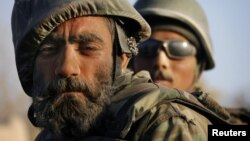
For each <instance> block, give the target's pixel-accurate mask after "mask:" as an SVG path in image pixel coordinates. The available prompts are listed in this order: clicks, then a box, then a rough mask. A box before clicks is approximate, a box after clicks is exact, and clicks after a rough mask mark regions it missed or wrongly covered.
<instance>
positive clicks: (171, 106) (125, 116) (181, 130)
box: [36, 71, 229, 141]
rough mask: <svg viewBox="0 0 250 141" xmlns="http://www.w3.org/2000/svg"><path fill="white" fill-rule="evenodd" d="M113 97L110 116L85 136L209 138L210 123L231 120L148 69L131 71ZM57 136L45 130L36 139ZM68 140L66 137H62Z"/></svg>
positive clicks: (157, 140) (138, 140) (136, 140)
mask: <svg viewBox="0 0 250 141" xmlns="http://www.w3.org/2000/svg"><path fill="white" fill-rule="evenodd" d="M120 79H121V80H123V81H119V79H118V81H117V82H122V83H120V85H118V87H117V89H118V91H117V92H116V94H115V95H114V96H113V97H112V104H111V105H110V106H109V109H108V110H109V112H108V117H107V118H106V121H105V122H104V124H103V126H102V127H101V129H98V130H96V134H95V135H93V136H90V137H88V138H86V139H79V141H81V140H129V141H147V140H148V141H163V140H190V141H191V140H200V141H204V140H207V132H208V131H207V125H209V124H227V120H228V119H229V116H228V115H227V113H226V112H225V111H224V109H223V108H221V107H220V106H218V105H216V103H215V102H214V101H213V102H211V103H210V105H209V104H207V105H206V106H204V105H205V104H204V105H203V104H202V103H203V102H204V101H206V102H207V101H209V100H212V99H208V98H207V99H202V98H201V97H203V96H204V95H203V94H198V95H197V97H194V96H193V95H190V94H188V93H186V92H184V91H180V90H177V89H169V88H165V87H162V86H160V85H157V84H155V83H152V80H151V79H150V77H149V74H148V72H146V71H142V72H139V73H138V74H136V75H134V76H133V77H132V73H131V72H127V73H126V74H125V75H124V76H123V77H120ZM44 140H53V135H52V134H50V133H49V132H47V131H43V133H41V134H40V136H39V137H38V138H37V140H36V141H44ZM62 140H64V139H62Z"/></svg>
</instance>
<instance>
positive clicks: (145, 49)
mask: <svg viewBox="0 0 250 141" xmlns="http://www.w3.org/2000/svg"><path fill="white" fill-rule="evenodd" d="M159 49H162V50H163V51H164V52H165V53H166V54H167V56H168V57H170V58H172V59H182V58H184V57H187V56H192V55H195V54H196V48H195V47H194V46H193V45H192V44H190V43H189V42H186V41H180V40H167V41H160V40H156V39H153V38H150V39H148V40H147V41H145V42H143V43H141V44H140V45H139V56H142V57H155V56H156V55H157V52H158V50H159Z"/></svg>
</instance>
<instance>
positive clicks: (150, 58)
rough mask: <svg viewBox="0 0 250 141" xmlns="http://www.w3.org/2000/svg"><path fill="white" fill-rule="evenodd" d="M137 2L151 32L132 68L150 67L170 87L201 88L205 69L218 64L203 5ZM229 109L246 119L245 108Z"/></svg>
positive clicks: (185, 0)
mask: <svg viewBox="0 0 250 141" xmlns="http://www.w3.org/2000/svg"><path fill="white" fill-rule="evenodd" d="M134 6H135V8H136V9H137V10H138V11H139V13H140V14H141V15H142V16H143V17H144V18H145V19H146V21H147V22H148V23H149V24H150V26H151V28H152V35H151V38H150V39H149V40H147V41H146V42H144V43H143V44H141V45H140V46H139V50H140V51H139V55H138V56H136V57H135V58H134V59H133V61H131V62H132V63H131V68H132V69H133V70H134V71H135V72H138V71H141V70H148V71H149V72H150V74H151V76H152V79H153V81H155V82H156V83H160V84H162V85H165V86H167V87H173V88H178V89H183V90H185V91H189V92H192V91H197V90H200V89H201V88H200V87H199V85H198V80H199V78H200V76H201V74H202V72H203V71H204V70H210V69H213V68H214V66H215V63H214V59H213V55H212V52H211V50H212V43H211V39H210V35H209V29H208V22H207V18H206V15H205V13H204V11H203V9H202V7H201V6H200V5H199V4H198V2H197V1H196V0H138V1H137V2H136V3H135V5H134ZM228 110H229V111H230V113H231V114H232V116H237V115H238V116H244V117H243V120H244V121H243V122H246V121H245V119H247V114H244V113H247V111H246V110H244V109H243V110H240V111H238V110H236V109H228ZM239 114H240V115H239ZM248 114H249V113H248ZM245 116H246V117H245ZM249 116H250V115H248V117H249ZM249 119H250V118H249ZM249 119H248V120H249ZM249 121H250V120H249ZM249 121H248V122H249ZM232 122H236V121H235V120H233V121H232ZM237 123H238V124H240V122H237Z"/></svg>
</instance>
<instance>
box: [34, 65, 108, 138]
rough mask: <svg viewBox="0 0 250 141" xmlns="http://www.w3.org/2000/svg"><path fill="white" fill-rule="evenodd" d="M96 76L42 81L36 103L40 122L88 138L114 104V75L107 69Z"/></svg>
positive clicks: (62, 132) (54, 130)
mask: <svg viewBox="0 0 250 141" xmlns="http://www.w3.org/2000/svg"><path fill="white" fill-rule="evenodd" d="M110 70H111V69H110ZM110 72H111V71H110ZM95 76H97V77H96V79H95V80H94V81H93V82H92V83H90V82H84V81H83V80H80V79H79V78H77V77H69V78H58V79H55V80H52V81H51V82H48V84H47V85H46V86H44V85H42V84H41V82H39V81H38V82H37V84H36V85H34V86H36V87H34V89H33V103H32V106H33V108H34V115H35V122H36V125H37V126H38V127H42V128H45V129H48V130H49V131H51V132H52V133H53V134H55V135H56V136H58V137H70V138H81V137H84V136H86V135H87V134H88V133H90V132H91V131H92V130H94V129H96V128H97V127H99V126H100V124H101V122H102V120H103V118H104V117H105V113H106V112H105V111H106V107H107V106H108V105H109V104H110V97H111V94H112V87H111V85H112V79H111V78H112V77H111V73H105V72H104V71H100V72H98V73H96V75H95Z"/></svg>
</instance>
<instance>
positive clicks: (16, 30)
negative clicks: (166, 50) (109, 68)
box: [11, 0, 150, 95]
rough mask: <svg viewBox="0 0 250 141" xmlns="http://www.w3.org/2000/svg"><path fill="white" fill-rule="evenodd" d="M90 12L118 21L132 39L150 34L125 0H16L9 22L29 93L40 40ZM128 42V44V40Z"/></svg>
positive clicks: (143, 38)
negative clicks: (68, 21)
mask: <svg viewBox="0 0 250 141" xmlns="http://www.w3.org/2000/svg"><path fill="white" fill-rule="evenodd" d="M89 15H93V16H105V17H111V18H113V19H114V21H118V22H115V23H119V27H120V28H121V29H122V30H123V33H126V36H127V37H131V38H133V39H134V40H135V43H138V42H140V41H143V40H145V39H146V38H148V37H149V36H150V27H149V25H148V24H147V22H146V21H145V20H144V19H143V18H142V17H141V16H140V14H139V13H138V12H137V11H136V10H135V9H134V7H133V6H132V5H130V3H129V2H128V1H127V0H15V4H14V7H13V11H12V23H11V24H12V35H13V43H14V48H15V55H16V66H17V71H18V75H19V79H20V81H21V84H22V87H23V89H24V91H25V92H26V93H27V94H28V95H31V89H32V87H33V65H34V60H35V57H36V52H37V50H38V48H39V45H40V44H41V42H42V41H43V40H44V39H45V38H46V37H47V36H48V35H49V34H50V33H51V32H52V30H53V29H55V28H56V27H57V26H59V25H60V24H61V23H63V22H64V21H66V20H70V19H72V18H76V17H80V16H89ZM117 25H118V24H117ZM116 27H117V26H116ZM120 28H116V29H120ZM117 34H118V38H119V37H120V38H123V37H124V35H122V33H121V30H119V31H118V33H117ZM120 34H121V35H120ZM126 36H125V37H126ZM121 40H122V39H121ZM127 44H131V40H130V42H129V43H127ZM120 47H121V49H122V51H123V52H126V53H130V52H131V51H132V50H131V48H129V47H131V45H127V46H124V45H120Z"/></svg>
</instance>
